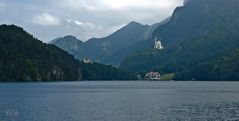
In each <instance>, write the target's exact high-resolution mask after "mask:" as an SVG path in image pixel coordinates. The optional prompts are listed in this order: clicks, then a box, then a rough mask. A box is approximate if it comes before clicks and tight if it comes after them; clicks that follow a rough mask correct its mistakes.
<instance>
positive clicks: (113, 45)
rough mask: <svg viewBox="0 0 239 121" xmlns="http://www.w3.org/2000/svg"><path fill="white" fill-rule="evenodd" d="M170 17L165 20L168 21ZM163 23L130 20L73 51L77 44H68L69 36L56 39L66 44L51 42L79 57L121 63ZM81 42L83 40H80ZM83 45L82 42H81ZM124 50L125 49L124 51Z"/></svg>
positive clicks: (108, 62) (114, 63)
mask: <svg viewBox="0 0 239 121" xmlns="http://www.w3.org/2000/svg"><path fill="white" fill-rule="evenodd" d="M168 20H169V19H166V20H165V21H163V23H166V22H167V21H168ZM163 23H157V24H154V25H152V26H149V25H142V24H140V23H137V22H130V23H129V24H128V25H126V26H125V27H123V28H121V29H119V30H118V31H116V32H114V33H113V34H111V35H109V36H107V37H105V38H93V39H90V40H88V41H86V42H85V43H84V44H83V46H80V48H78V49H76V50H74V51H72V50H71V48H74V46H75V45H72V44H66V43H68V42H69V40H68V38H58V39H56V40H58V41H60V42H63V43H65V44H64V46H62V45H61V44H59V43H57V42H58V41H56V40H53V41H52V42H50V43H49V44H54V45H56V46H58V47H60V48H62V49H64V50H66V51H68V52H70V53H72V54H73V55H74V56H75V57H77V58H78V59H80V60H81V59H84V58H90V59H92V60H94V61H97V62H101V63H105V64H113V65H119V64H120V63H121V61H122V60H123V59H124V57H125V56H126V55H127V54H129V53H130V52H132V51H134V50H143V49H144V48H141V47H139V46H134V45H135V44H136V43H137V42H139V41H146V40H147V39H148V38H151V36H152V33H153V31H154V30H155V29H156V28H157V27H158V26H160V25H161V24H163ZM80 43H81V42H80ZM80 45H81V44H80ZM122 51H124V52H123V53H122Z"/></svg>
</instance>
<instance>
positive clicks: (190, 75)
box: [121, 0, 239, 80]
mask: <svg viewBox="0 0 239 121" xmlns="http://www.w3.org/2000/svg"><path fill="white" fill-rule="evenodd" d="M238 5H239V1H237V0H210V1H208V0H202V1H197V0H189V2H188V4H187V5H186V6H184V7H180V8H177V9H176V10H175V12H174V15H173V16H172V19H171V20H170V21H169V22H168V23H167V24H165V25H163V26H160V27H159V28H158V29H157V30H156V31H155V33H154V34H155V35H157V36H160V37H161V38H163V44H164V45H165V46H166V49H165V50H163V51H158V52H157V50H146V51H142V52H137V53H133V54H131V55H129V56H128V58H126V59H125V60H124V61H123V63H122V64H121V67H122V68H124V69H130V70H132V71H136V72H138V73H144V72H147V71H150V70H159V71H160V72H162V73H176V78H175V79H179V80H191V79H196V80H239V78H238V77H237V76H236V75H238V69H237V68H232V67H234V66H233V65H237V63H238V60H237V59H235V58H237V57H238V54H236V52H238V51H236V49H238V48H239V35H238V32H239V24H238V23H239V14H238V13H237V11H238V10H239V9H238V7H237V6H238ZM197 17H198V19H195V18H197ZM165 39H166V40H167V41H166V40H165ZM222 58H224V59H222ZM225 58H226V59H225ZM209 60H210V61H209ZM218 61H222V62H221V63H219V62H218Z"/></svg>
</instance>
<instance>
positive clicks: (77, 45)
mask: <svg viewBox="0 0 239 121" xmlns="http://www.w3.org/2000/svg"><path fill="white" fill-rule="evenodd" d="M48 44H53V45H56V46H57V47H59V48H62V49H64V50H65V51H67V52H68V53H70V54H72V55H76V56H75V57H76V58H78V53H79V52H80V51H81V49H83V45H84V42H82V41H81V40H78V39H77V38H76V37H74V36H70V35H69V36H65V37H60V38H57V39H54V40H52V41H50V42H49V43H48Z"/></svg>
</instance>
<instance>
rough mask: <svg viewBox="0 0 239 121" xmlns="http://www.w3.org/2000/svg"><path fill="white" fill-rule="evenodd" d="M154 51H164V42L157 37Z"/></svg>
mask: <svg viewBox="0 0 239 121" xmlns="http://www.w3.org/2000/svg"><path fill="white" fill-rule="evenodd" d="M154 49H156V50H162V49H163V45H162V42H161V41H160V40H159V39H158V38H157V37H156V38H155V42H154Z"/></svg>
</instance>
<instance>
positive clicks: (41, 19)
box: [32, 12, 61, 26]
mask: <svg viewBox="0 0 239 121" xmlns="http://www.w3.org/2000/svg"><path fill="white" fill-rule="evenodd" d="M32 20H33V23H35V24H38V25H41V26H59V25H61V20H60V18H59V17H57V16H53V15H51V14H49V13H47V12H44V13H42V14H38V15H35V16H34V17H33V19H32Z"/></svg>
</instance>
